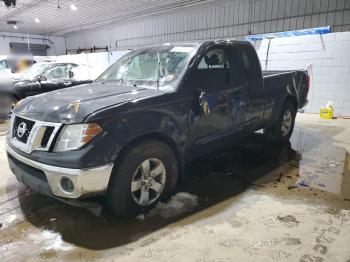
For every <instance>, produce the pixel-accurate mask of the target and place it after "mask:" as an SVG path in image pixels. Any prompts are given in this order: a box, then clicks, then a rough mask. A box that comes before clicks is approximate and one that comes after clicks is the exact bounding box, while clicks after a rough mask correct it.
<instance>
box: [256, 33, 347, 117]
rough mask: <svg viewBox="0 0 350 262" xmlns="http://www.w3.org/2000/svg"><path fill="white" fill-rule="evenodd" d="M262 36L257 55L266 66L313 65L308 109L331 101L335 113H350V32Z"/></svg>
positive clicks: (282, 67) (288, 68)
mask: <svg viewBox="0 0 350 262" xmlns="http://www.w3.org/2000/svg"><path fill="white" fill-rule="evenodd" d="M268 42H269V40H263V41H262V43H261V45H260V48H259V50H258V55H259V58H260V61H261V64H262V68H263V70H290V69H291V70H293V69H307V67H308V65H312V70H311V78H312V84H311V90H310V93H309V96H308V97H309V101H310V102H309V105H308V106H307V107H306V109H305V110H306V112H311V113H318V112H319V111H320V108H321V107H322V106H325V105H326V104H327V102H328V101H332V102H333V104H334V107H335V114H336V115H338V116H339V115H346V116H350V32H343V33H332V34H326V35H322V36H319V35H309V36H296V37H285V38H276V39H272V40H271V43H270V49H269V55H268V62H267V67H266V54H267V49H268Z"/></svg>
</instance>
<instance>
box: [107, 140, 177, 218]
mask: <svg viewBox="0 0 350 262" xmlns="http://www.w3.org/2000/svg"><path fill="white" fill-rule="evenodd" d="M118 161H120V162H117V163H116V169H115V170H114V171H113V174H112V178H111V181H110V184H109V188H108V192H107V195H106V202H107V205H108V207H109V208H110V209H111V210H112V211H113V212H114V213H116V214H117V215H120V216H123V217H132V216H135V215H138V214H140V213H143V212H145V211H147V210H149V209H151V208H152V207H153V206H154V205H155V204H156V203H157V201H158V200H164V199H166V198H167V197H168V196H170V195H171V194H172V193H173V191H174V189H175V186H176V183H177V177H178V162H177V158H176V156H175V154H174V152H173V150H172V149H171V148H170V147H169V146H167V145H166V144H165V143H163V142H160V141H147V142H144V143H142V144H138V145H136V146H134V147H132V148H131V149H130V150H128V151H127V152H126V153H125V154H124V155H123V156H122V157H121V158H120V160H118Z"/></svg>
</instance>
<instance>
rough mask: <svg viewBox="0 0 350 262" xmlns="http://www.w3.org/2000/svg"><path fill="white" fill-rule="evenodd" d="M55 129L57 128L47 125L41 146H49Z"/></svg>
mask: <svg viewBox="0 0 350 262" xmlns="http://www.w3.org/2000/svg"><path fill="white" fill-rule="evenodd" d="M54 130H55V128H54V127H53V126H48V127H46V130H45V132H44V135H43V139H42V140H41V147H43V148H45V147H47V144H48V143H49V141H50V138H51V135H52V133H53V131H54Z"/></svg>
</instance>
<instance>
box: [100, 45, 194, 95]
mask: <svg viewBox="0 0 350 262" xmlns="http://www.w3.org/2000/svg"><path fill="white" fill-rule="evenodd" d="M194 51H195V48H194V47H193V46H190V47H189V46H187V47H185V46H178V47H176V46H170V45H164V46H156V47H151V48H147V49H141V50H138V51H134V52H131V53H128V54H126V55H125V56H123V57H122V58H121V59H120V60H119V61H118V62H116V63H115V64H113V65H112V66H111V67H110V68H108V69H107V70H106V71H105V72H104V73H103V74H102V75H101V76H100V77H99V78H98V79H97V80H96V82H98V83H115V84H120V85H128V86H135V87H146V88H159V89H162V90H165V89H169V88H172V87H173V85H174V84H175V82H176V80H177V79H178V78H179V76H180V75H181V73H182V72H183V70H184V68H185V66H186V65H187V63H188V61H189V59H190V58H191V54H192V53H193V52H194Z"/></svg>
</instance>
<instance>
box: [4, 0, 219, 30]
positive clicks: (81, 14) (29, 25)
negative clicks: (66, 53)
mask: <svg viewBox="0 0 350 262" xmlns="http://www.w3.org/2000/svg"><path fill="white" fill-rule="evenodd" d="M212 1H213V0H127V1H122V0H100V1H97V0H94V1H93V0H17V6H16V7H15V8H6V7H4V6H2V4H0V32H18V33H30V34H45V35H63V34H65V33H69V32H73V31H77V30H80V29H86V28H91V27H95V26H99V25H104V24H109V23H112V22H122V21H125V20H130V19H136V18H139V17H143V16H149V15H157V14H164V13H166V12H171V11H175V10H179V9H183V10H186V8H189V7H193V6H194V5H197V4H203V3H209V4H211V3H210V2H212ZM58 2H59V5H60V7H61V8H58ZM71 4H75V5H76V7H77V10H76V11H72V10H71V9H70V5H71ZM35 18H38V19H40V21H41V22H40V23H36V22H35V21H34V19H35ZM9 20H14V21H17V23H18V29H14V28H13V26H12V25H7V21H9Z"/></svg>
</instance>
